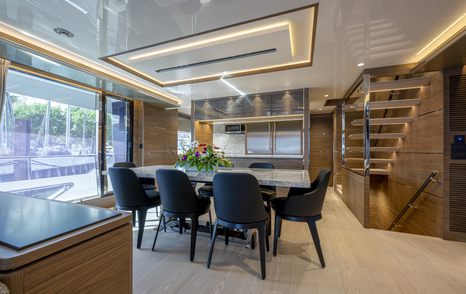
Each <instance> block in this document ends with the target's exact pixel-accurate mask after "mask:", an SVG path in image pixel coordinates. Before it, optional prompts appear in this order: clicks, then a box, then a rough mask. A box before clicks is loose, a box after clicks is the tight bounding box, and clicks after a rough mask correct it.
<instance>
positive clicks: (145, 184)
mask: <svg viewBox="0 0 466 294" xmlns="http://www.w3.org/2000/svg"><path fill="white" fill-rule="evenodd" d="M113 167H125V168H134V167H137V165H136V164H135V163H134V162H131V161H120V162H115V163H114V164H113ZM138 178H139V182H140V183H141V185H142V188H143V189H144V190H148V191H154V190H156V189H155V179H154V178H143V177H138ZM151 193H152V192H149V194H151ZM132 213H133V227H134V226H135V225H136V213H135V211H132ZM155 213H156V214H157V216H159V208H158V207H156V208H155Z"/></svg>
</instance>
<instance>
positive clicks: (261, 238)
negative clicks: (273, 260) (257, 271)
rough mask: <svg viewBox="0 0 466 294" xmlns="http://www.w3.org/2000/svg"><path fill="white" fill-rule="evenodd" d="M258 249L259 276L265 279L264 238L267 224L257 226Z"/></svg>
mask: <svg viewBox="0 0 466 294" xmlns="http://www.w3.org/2000/svg"><path fill="white" fill-rule="evenodd" d="M257 230H258V231H259V251H260V262H261V277H262V280H265V246H264V245H265V244H264V242H265V238H266V237H267V224H266V223H264V224H263V225H261V226H259V228H258V229H257Z"/></svg>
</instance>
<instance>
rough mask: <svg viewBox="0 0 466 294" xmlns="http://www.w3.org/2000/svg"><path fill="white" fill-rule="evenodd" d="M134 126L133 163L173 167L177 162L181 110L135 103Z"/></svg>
mask: <svg viewBox="0 0 466 294" xmlns="http://www.w3.org/2000/svg"><path fill="white" fill-rule="evenodd" d="M133 124H134V125H133V142H134V148H133V161H134V162H135V163H136V164H137V165H141V166H144V165H157V164H169V165H171V164H174V163H175V162H176V159H177V141H178V111H177V110H166V109H165V108H161V107H158V106H155V105H152V104H149V103H143V102H140V101H135V102H134V122H133Z"/></svg>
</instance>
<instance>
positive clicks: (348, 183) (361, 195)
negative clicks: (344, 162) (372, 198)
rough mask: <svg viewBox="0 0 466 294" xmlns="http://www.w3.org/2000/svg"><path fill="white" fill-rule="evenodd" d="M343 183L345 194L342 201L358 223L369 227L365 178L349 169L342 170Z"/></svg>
mask: <svg viewBox="0 0 466 294" xmlns="http://www.w3.org/2000/svg"><path fill="white" fill-rule="evenodd" d="M341 182H342V192H343V193H342V195H341V196H340V197H341V199H342V200H343V202H344V203H345V204H346V206H348V208H349V209H350V210H351V212H352V213H353V215H354V216H355V217H356V218H357V219H358V221H359V222H360V223H361V224H362V225H363V226H367V225H368V224H367V219H368V212H369V210H368V208H369V206H368V199H366V197H367V196H366V192H365V188H366V183H365V181H364V176H363V175H360V174H358V173H355V172H353V171H351V170H349V169H347V168H342V170H341ZM367 185H368V183H367ZM367 188H368V187H367Z"/></svg>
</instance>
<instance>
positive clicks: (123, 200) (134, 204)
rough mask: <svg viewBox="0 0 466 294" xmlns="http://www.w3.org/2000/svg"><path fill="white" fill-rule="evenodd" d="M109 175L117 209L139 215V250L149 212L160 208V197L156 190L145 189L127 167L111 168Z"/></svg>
mask: <svg viewBox="0 0 466 294" xmlns="http://www.w3.org/2000/svg"><path fill="white" fill-rule="evenodd" d="M108 174H109V176H110V180H111V181H112V185H113V193H114V194H115V200H116V208H117V209H118V210H130V211H132V212H133V221H134V212H135V211H137V213H138V220H139V228H138V241H137V248H138V249H139V248H141V243H142V236H143V234H144V225H145V223H146V215H147V210H148V209H150V208H153V207H158V206H160V196H159V193H158V192H157V191H155V190H145V189H143V187H142V185H141V183H140V182H139V178H138V177H137V176H136V174H135V173H134V172H133V171H132V170H130V169H128V168H125V167H111V168H109V169H108Z"/></svg>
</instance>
